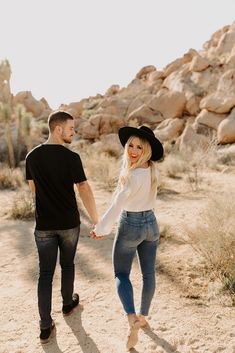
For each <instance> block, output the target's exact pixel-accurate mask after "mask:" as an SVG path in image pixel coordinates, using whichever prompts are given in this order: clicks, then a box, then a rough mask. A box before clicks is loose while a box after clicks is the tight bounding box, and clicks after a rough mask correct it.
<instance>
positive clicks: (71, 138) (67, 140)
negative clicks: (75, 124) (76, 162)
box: [62, 136, 72, 143]
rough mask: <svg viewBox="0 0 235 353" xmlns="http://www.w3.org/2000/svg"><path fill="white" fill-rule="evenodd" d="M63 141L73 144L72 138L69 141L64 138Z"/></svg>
mask: <svg viewBox="0 0 235 353" xmlns="http://www.w3.org/2000/svg"><path fill="white" fill-rule="evenodd" d="M62 140H63V141H64V143H71V142H72V138H71V139H70V140H69V139H67V138H66V137H63V136H62Z"/></svg>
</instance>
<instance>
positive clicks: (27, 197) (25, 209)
mask: <svg viewBox="0 0 235 353" xmlns="http://www.w3.org/2000/svg"><path fill="white" fill-rule="evenodd" d="M34 210H35V206H34V199H33V195H32V193H31V192H30V191H28V190H27V191H26V190H21V191H19V192H18V193H17V194H16V195H15V197H14V199H13V202H12V207H11V209H10V211H9V213H8V216H9V217H10V218H13V219H21V220H31V219H33V218H34Z"/></svg>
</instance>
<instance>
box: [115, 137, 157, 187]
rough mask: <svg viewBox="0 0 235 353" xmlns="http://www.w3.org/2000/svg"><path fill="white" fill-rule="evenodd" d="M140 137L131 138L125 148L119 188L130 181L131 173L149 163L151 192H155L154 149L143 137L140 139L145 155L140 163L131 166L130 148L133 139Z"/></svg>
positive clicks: (143, 154)
mask: <svg viewBox="0 0 235 353" xmlns="http://www.w3.org/2000/svg"><path fill="white" fill-rule="evenodd" d="M135 137H138V136H131V137H130V138H129V139H128V140H127V142H126V144H125V147H124V153H123V159H122V166H121V171H120V175H119V179H118V185H117V188H118V189H120V188H121V187H122V186H123V185H124V184H125V183H126V182H127V181H128V179H129V176H130V172H131V170H133V169H136V168H139V167H141V166H142V165H143V164H144V163H146V162H148V164H149V166H150V174H151V191H152V192H155V191H156V189H157V177H156V173H155V166H154V162H153V161H151V160H150V158H151V155H152V148H151V146H150V144H149V142H148V141H147V140H145V139H143V138H141V137H138V139H139V140H140V145H141V147H142V149H143V150H142V151H143V153H142V154H141V156H140V158H139V159H138V161H137V162H136V163H134V164H132V165H131V161H130V158H129V156H128V147H129V145H130V143H131V142H132V140H133V138H135Z"/></svg>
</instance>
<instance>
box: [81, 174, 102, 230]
mask: <svg viewBox="0 0 235 353" xmlns="http://www.w3.org/2000/svg"><path fill="white" fill-rule="evenodd" d="M76 186H77V189H78V192H79V195H80V197H81V199H82V202H83V205H84V206H85V208H86V210H87V212H88V214H89V216H90V219H91V221H92V223H93V224H96V223H97V222H98V214H97V210H96V204H95V199H94V195H93V192H92V190H91V187H90V185H89V184H88V182H87V181H83V182H81V183H77V184H76Z"/></svg>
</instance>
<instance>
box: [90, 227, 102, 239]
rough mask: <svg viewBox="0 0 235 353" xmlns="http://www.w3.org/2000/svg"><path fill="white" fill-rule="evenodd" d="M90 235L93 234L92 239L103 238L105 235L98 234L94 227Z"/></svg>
mask: <svg viewBox="0 0 235 353" xmlns="http://www.w3.org/2000/svg"><path fill="white" fill-rule="evenodd" d="M90 236H91V238H92V239H95V240H102V239H104V235H98V234H96V232H95V229H92V230H91V232H90Z"/></svg>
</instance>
